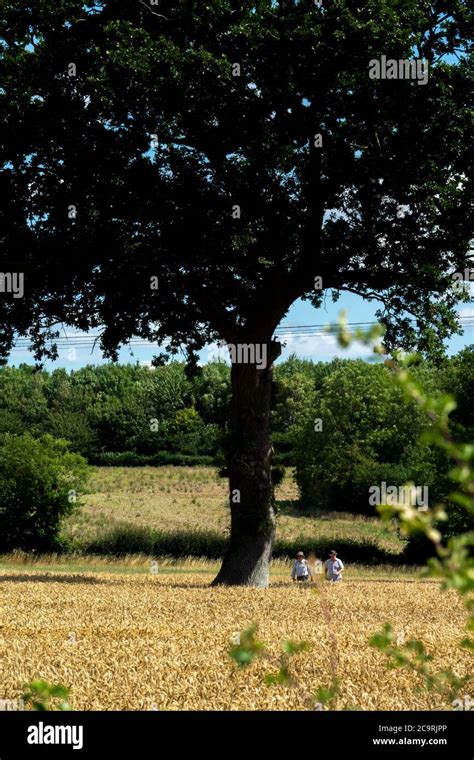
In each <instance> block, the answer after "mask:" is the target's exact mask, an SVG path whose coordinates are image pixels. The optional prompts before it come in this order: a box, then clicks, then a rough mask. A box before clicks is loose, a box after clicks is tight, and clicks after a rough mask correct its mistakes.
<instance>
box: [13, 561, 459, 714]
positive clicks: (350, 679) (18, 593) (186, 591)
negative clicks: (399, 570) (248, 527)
mask: <svg viewBox="0 0 474 760" xmlns="http://www.w3.org/2000/svg"><path fill="white" fill-rule="evenodd" d="M211 578H212V576H211V575H206V574H203V573H200V574H197V573H194V574H193V573H192V570H191V571H190V572H189V573H185V574H181V575H176V574H170V573H169V572H168V574H166V568H163V570H161V569H160V571H159V573H158V574H157V575H153V574H150V575H141V576H117V575H113V574H111V573H105V572H104V573H98V574H81V575H79V574H77V575H74V574H58V573H48V572H46V573H43V574H39V573H34V572H31V571H21V570H20V571H19V570H10V569H7V568H4V569H3V570H2V571H1V572H0V584H1V587H2V596H1V602H0V684H1V686H0V698H1V699H14V698H16V697H19V696H20V694H21V689H22V686H23V684H24V683H26V682H28V681H31V680H32V679H35V678H43V679H45V680H47V681H49V682H51V683H63V684H65V685H67V686H69V687H70V688H71V701H72V705H73V707H74V709H76V710H152V709H158V710H194V709H196V710H210V709H214V710H236V709H247V710H268V709H272V710H297V709H304V707H305V702H304V693H303V690H298V689H297V688H288V687H285V686H266V685H265V684H264V683H263V676H264V674H265V673H267V672H269V670H270V671H271V670H272V666H271V664H269V663H268V662H264V661H258V662H256V663H255V664H254V665H252V666H250V667H249V668H248V669H246V670H237V669H236V667H235V665H234V664H233V662H232V661H231V660H230V658H229V656H228V647H229V642H230V639H231V637H232V636H233V634H235V633H236V632H238V631H241V630H242V629H244V628H245V627H248V626H249V624H251V623H252V622H256V623H258V624H259V631H258V637H259V638H260V639H261V640H263V641H264V642H265V643H266V644H267V645H268V651H269V653H270V654H271V655H272V656H274V657H275V658H276V657H278V655H279V654H280V651H281V642H282V641H283V640H285V639H292V640H296V641H301V640H305V641H307V642H309V643H310V645H311V649H310V651H308V652H303V653H301V654H298V655H296V656H295V657H294V658H293V659H292V670H293V673H294V674H295V676H296V677H297V678H298V680H299V681H300V682H301V683H302V684H303V685H304V688H305V689H306V690H309V691H310V692H314V691H316V689H317V688H318V686H321V685H329V682H330V659H331V646H332V645H331V638H330V635H329V631H328V626H327V623H326V622H325V620H324V618H323V614H322V609H321V601H320V595H319V594H318V593H315V592H314V589H312V588H310V587H304V588H301V587H300V586H295V585H292V584H291V582H290V581H289V580H288V581H287V580H286V579H285V580H276V579H275V580H274V581H273V583H272V585H271V587H270V588H269V589H267V590H255V589H242V588H209V585H208V584H209V581H210V580H211ZM324 598H325V599H326V604H327V605H328V606H329V608H330V611H331V613H330V614H331V629H332V633H333V634H334V636H335V640H336V642H337V654H338V677H339V679H340V681H341V684H342V687H341V692H340V696H339V697H338V701H337V704H336V707H337V708H338V709H342V708H343V707H345V706H346V705H354V706H358V707H360V708H362V709H365V710H371V709H382V710H389V709H395V710H401V709H419V710H423V709H433V708H441V709H443V708H446V709H449V705H447V704H443V702H442V699H441V698H440V697H437V696H434V695H430V694H428V693H427V692H426V691H425V690H421V691H419V692H418V691H417V687H418V686H419V685H420V682H419V678H418V676H416V675H413V674H411V673H408V672H406V671H404V670H387V668H386V666H385V662H386V660H385V658H384V656H383V655H382V654H381V653H380V652H379V651H377V650H374V649H372V648H370V647H369V646H368V643H367V642H368V639H369V637H370V636H371V635H372V634H373V633H374V632H376V631H378V630H380V629H381V628H382V625H383V623H384V622H385V621H387V622H391V623H393V625H394V628H395V631H396V632H397V631H398V632H400V634H401V635H402V636H405V637H406V638H407V639H408V638H421V639H423V640H424V641H425V642H426V644H427V646H428V648H429V650H430V651H431V652H433V653H435V660H434V666H435V667H438V668H444V667H452V668H453V669H454V670H455V671H456V672H457V673H458V674H463V673H465V672H466V671H467V657H468V654H467V653H465V654H464V653H463V652H462V651H461V650H460V649H459V647H458V642H459V640H460V639H461V638H462V635H463V625H464V615H463V608H462V605H461V603H460V602H459V600H458V598H457V597H456V596H455V595H454V594H453V593H448V592H441V591H440V590H439V588H438V585H437V584H436V583H434V582H429V581H428V582H427V581H411V582H406V581H399V580H381V579H368V580H358V579H354V580H350V579H346V580H344V581H343V583H341V584H339V585H337V584H336V585H330V584H325V586H324ZM273 670H274V668H273Z"/></svg>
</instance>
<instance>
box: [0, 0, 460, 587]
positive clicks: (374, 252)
mask: <svg viewBox="0 0 474 760" xmlns="http://www.w3.org/2000/svg"><path fill="white" fill-rule="evenodd" d="M471 20H472V16H471V15H470V12H469V10H468V3H467V2H466V1H465V0H449V1H448V2H445V1H444V0H443V2H427V1H423V0H422V1H421V2H420V1H419V0H406V2H403V3H393V4H392V3H387V2H385V0H368V1H364V2H363V3H362V2H358V1H356V0H334V1H332V2H330V3H328V4H327V7H326V6H324V7H322V8H319V7H318V6H316V5H315V4H314V2H312V0H300V2H297V0H293V1H292V2H287V0H285V1H284V2H275V1H274V0H253V1H250V0H243V2H240V3H239V4H235V3H233V2H231V1H230V0H215V2H212V3H208V4H205V5H203V4H202V3H200V2H195V1H194V0H183V1H182V2H179V3H177V2H176V1H175V0H162V2H161V3H160V6H159V10H154V9H153V8H151V7H150V8H149V7H147V5H146V3H143V2H140V1H139V0H120V2H118V1H117V0H94V2H88V1H86V2H84V0H61V1H59V2H58V1H57V0H40V1H39V2H37V3H34V4H31V5H27V6H26V7H25V5H24V4H23V3H21V4H20V3H19V2H18V1H17V0H10V1H7V2H5V3H4V7H3V16H2V20H1V22H0V38H1V41H2V50H1V53H0V73H1V79H2V90H1V91H0V114H1V117H2V124H3V127H2V133H1V138H0V153H1V161H0V166H1V174H0V190H1V191H2V198H4V199H5V200H4V201H3V206H2V209H1V214H0V242H1V246H2V251H3V254H2V270H3V271H6V272H9V271H13V272H24V273H25V288H26V291H25V295H24V297H23V298H17V299H15V298H13V296H12V295H10V296H9V297H3V296H2V298H1V300H0V324H1V325H2V330H1V344H0V348H1V350H2V352H3V354H4V355H6V354H7V353H8V350H9V348H10V345H11V343H12V340H13V338H14V332H15V330H17V331H18V332H20V334H27V333H29V334H30V335H31V338H32V344H33V347H34V348H35V349H36V352H37V355H38V356H39V355H41V354H43V355H44V351H45V349H47V348H48V345H47V344H48V337H51V333H54V329H55V324H56V323H57V322H65V323H67V324H69V325H74V326H76V327H78V328H80V329H82V330H85V329H90V328H100V329H101V330H102V333H101V336H102V337H101V345H102V348H103V349H104V350H105V351H106V352H107V353H108V355H110V356H111V357H114V356H115V355H116V350H117V346H118V345H119V344H120V343H123V342H126V341H127V339H129V338H130V337H131V336H132V335H140V336H142V337H144V338H148V339H151V340H155V341H156V342H157V343H158V344H160V345H163V344H165V345H166V347H167V349H168V352H169V353H173V352H176V351H178V349H179V347H180V346H182V345H184V346H185V347H186V350H187V352H188V357H189V361H190V364H191V365H192V364H193V363H195V362H196V352H197V351H198V350H199V349H200V348H201V347H203V346H204V345H205V343H206V341H209V340H211V339H215V338H217V337H220V338H222V339H224V340H225V341H226V342H227V343H230V344H234V345H237V344H253V345H260V344H261V345H264V346H265V347H266V349H267V362H266V366H265V367H264V368H262V367H258V366H257V365H256V364H255V363H253V364H251V363H248V364H244V363H234V364H233V366H232V372H231V383H232V402H231V415H230V417H231V419H230V438H229V440H230V445H229V447H228V457H229V462H228V469H229V485H230V493H231V494H233V495H234V496H235V497H237V496H238V500H237V499H236V500H231V514H232V531H231V542H230V549H229V553H228V555H227V556H226V558H225V560H224V563H223V566H222V569H221V571H220V572H219V574H218V576H217V578H216V582H218V583H228V584H253V585H258V586H264V585H266V584H267V583H268V566H269V559H270V556H271V551H272V544H273V538H274V531H275V519H274V512H273V487H272V481H271V475H270V465H271V451H272V447H271V445H270V440H269V415H270V395H271V387H272V372H271V367H272V364H273V362H274V360H275V358H276V357H277V356H278V354H279V353H280V345H279V343H278V341H275V340H274V339H273V334H274V330H275V328H276V327H277V325H278V324H279V322H280V321H281V319H282V317H284V315H285V314H286V312H287V310H288V308H289V307H290V305H291V304H292V303H293V302H294V301H295V299H297V298H298V297H300V296H306V297H308V298H310V299H311V300H312V302H313V303H314V304H315V305H318V304H319V303H320V302H321V297H322V293H323V292H324V291H325V290H328V289H330V290H332V291H333V293H335V294H337V293H338V292H340V291H341V290H350V291H352V292H356V293H359V294H360V295H362V296H364V297H367V298H376V299H378V300H379V301H380V303H381V310H380V313H379V316H380V318H381V319H382V320H383V321H384V322H385V323H386V325H387V328H388V330H387V336H386V340H387V345H388V346H390V345H393V344H394V343H395V342H398V343H401V344H402V345H403V346H405V347H411V346H413V345H415V344H418V348H420V349H421V350H424V351H430V352H436V351H439V350H440V341H441V340H442V339H443V338H444V337H445V336H447V335H448V334H449V333H450V332H451V331H452V330H453V329H455V317H454V314H453V307H454V304H455V302H456V298H457V294H456V293H455V292H453V290H451V289H450V283H451V274H452V273H453V272H459V271H464V269H465V267H466V265H467V261H468V259H467V255H468V254H467V251H468V241H469V236H470V226H469V205H468V204H469V195H470V193H469V190H470V180H469V179H467V178H468V177H470V176H471V177H472V172H470V171H469V169H470V163H469V161H470V159H469V157H468V146H469V143H470V139H469V111H468V107H467V97H468V95H467V92H468V87H467V80H468V77H469V73H470V71H471V68H472V64H471V63H470V62H469V61H468V60H467V59H466V58H464V57H463V53H464V51H466V50H467V47H468V42H467V40H468V38H469V24H470V21H471ZM448 54H451V56H457V57H458V58H459V60H458V61H457V62H456V65H454V64H453V63H452V62H448V61H452V60H453V58H451V59H448V60H447V59H446V55H448ZM381 55H387V56H389V57H392V58H395V59H405V58H411V57H412V56H413V55H417V56H419V57H423V58H425V59H426V60H427V61H428V62H429V65H430V78H429V82H428V83H427V84H426V85H420V84H418V82H416V81H413V80H411V81H410V80H399V81H393V80H373V79H370V78H369V76H368V69H369V62H370V60H371V59H373V58H380V56H381ZM319 135H320V136H321V139H320V138H319V137H315V136H319ZM401 208H402V209H405V210H404V211H402V212H400V209H401ZM154 277H157V278H158V282H159V291H158V292H157V290H156V288H154V287H150V285H151V284H152V283H154V284H155V285H156V280H152V279H151V278H154ZM316 277H318V278H321V280H318V281H317V285H318V286H320V285H321V286H322V289H320V288H319V287H318V288H317V289H316V290H315V289H314V286H315V278H316ZM409 315H411V317H412V318H413V321H411V322H410V321H409V319H408V317H409ZM53 354H54V349H53Z"/></svg>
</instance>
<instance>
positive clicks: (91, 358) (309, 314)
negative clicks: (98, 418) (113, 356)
mask: <svg viewBox="0 0 474 760" xmlns="http://www.w3.org/2000/svg"><path fill="white" fill-rule="evenodd" d="M341 309H345V310H346V312H347V319H348V321H349V322H369V321H375V312H376V310H377V303H376V302H375V301H372V302H371V303H369V302H367V301H364V300H363V299H362V298H360V297H359V296H356V295H354V294H352V293H343V294H341V297H340V299H339V301H337V303H333V302H332V300H331V298H330V296H329V295H328V297H327V299H326V304H325V306H322V307H321V308H319V309H315V308H314V307H313V306H311V304H309V303H308V302H305V301H296V302H295V303H294V304H293V306H292V308H291V309H290V311H289V312H288V314H287V316H286V317H285V319H284V320H283V321H282V326H284V325H325V324H329V323H330V322H335V321H337V317H338V314H339V313H340V311H341ZM459 313H460V314H461V316H464V317H471V318H472V317H474V299H473V300H472V301H471V303H463V304H460V306H459ZM321 332H322V330H321V328H316V329H315V330H314V331H313V334H311V335H309V336H306V337H304V336H295V335H289V336H287V338H286V341H287V345H286V347H285V348H284V350H283V353H282V357H281V358H280V360H279V361H282V360H284V359H285V358H287V357H288V356H289V355H290V354H291V353H295V354H296V355H297V356H299V357H301V358H306V359H312V360H314V361H331V359H333V358H334V357H336V356H345V357H363V358H369V357H372V356H373V354H372V352H371V350H370V349H369V348H367V347H365V346H361V345H359V344H356V343H354V344H353V345H352V346H351V347H350V349H348V350H343V349H341V348H340V347H339V346H338V345H337V342H336V340H335V338H334V337H333V336H332V335H326V334H321ZM314 333H319V334H314ZM64 334H66V335H68V336H71V337H73V336H74V335H75V334H77V333H76V332H75V331H74V330H72V329H71V328H65V331H64ZM471 343H474V319H472V324H470V325H467V326H465V327H464V335H457V336H454V337H453V338H451V340H450V341H449V342H448V343H447V350H448V353H449V354H453V353H457V352H458V351H460V350H461V349H462V348H463V347H464V346H467V345H469V344H471ZM71 345H72V344H71ZM156 353H157V350H156V347H153V346H134V347H133V348H127V347H125V348H123V349H122V350H121V351H120V357H119V361H120V363H121V364H127V363H131V364H135V363H136V362H140V363H149V362H150V361H151V359H152V358H153V356H154V355H155V354H156ZM217 356H220V357H221V358H222V359H226V360H227V359H228V352H227V350H226V349H225V348H219V347H218V346H209V347H207V348H206V349H205V350H204V351H202V352H201V355H200V358H201V361H202V363H204V364H205V363H207V362H208V361H209V360H212V359H213V358H216V357H217ZM104 361H106V360H105V359H104V358H103V356H102V354H101V352H100V350H99V349H98V347H97V346H96V347H95V349H94V350H93V351H92V347H91V346H79V347H76V348H75V350H74V352H72V353H71V351H70V348H67V347H66V348H62V347H61V348H60V349H59V358H58V360H57V361H56V362H46V364H45V367H46V368H47V369H49V370H51V369H55V368H58V367H65V368H66V369H68V370H71V369H79V368H80V367H83V366H85V365H87V364H101V363H103V362H104ZM22 362H26V363H33V358H32V355H31V354H30V353H29V352H28V351H27V350H26V349H23V348H21V349H15V350H14V351H13V352H12V355H11V358H10V362H9V363H10V364H14V365H18V364H20V363H22Z"/></svg>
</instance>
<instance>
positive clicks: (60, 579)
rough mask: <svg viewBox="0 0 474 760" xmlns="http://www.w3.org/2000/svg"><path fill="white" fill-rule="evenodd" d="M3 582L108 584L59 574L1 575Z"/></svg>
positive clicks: (93, 579) (105, 581) (75, 575)
mask: <svg viewBox="0 0 474 760" xmlns="http://www.w3.org/2000/svg"><path fill="white" fill-rule="evenodd" d="M2 582H7V583H90V584H92V585H95V584H99V583H101V584H103V583H108V581H107V580H105V579H104V580H103V579H101V578H93V577H91V576H89V575H77V574H74V575H72V574H71V575H69V574H64V575H60V574H59V573H51V574H50V573H44V574H41V573H29V574H28V575H19V574H15V575H1V574H0V584H1V583H2Z"/></svg>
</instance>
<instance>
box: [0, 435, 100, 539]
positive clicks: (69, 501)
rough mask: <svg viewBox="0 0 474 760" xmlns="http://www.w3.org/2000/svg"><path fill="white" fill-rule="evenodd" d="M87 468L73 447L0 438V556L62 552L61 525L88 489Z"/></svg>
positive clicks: (30, 439) (56, 442)
mask: <svg viewBox="0 0 474 760" xmlns="http://www.w3.org/2000/svg"><path fill="white" fill-rule="evenodd" d="M86 477H87V464H86V461H85V460H84V459H83V458H82V457H81V456H80V454H74V453H72V452H71V451H69V444H68V442H67V441H65V440H63V439H56V438H53V437H52V436H50V435H44V436H42V437H41V438H33V436H31V435H30V434H29V433H25V434H24V435H12V434H10V433H6V434H4V435H2V436H1V438H0V518H1V519H0V522H1V533H0V550H1V551H11V550H12V549H22V550H25V551H29V550H30V551H31V550H35V551H50V550H52V549H56V550H57V549H58V548H60V544H59V539H58V535H59V529H60V525H61V520H62V519H63V518H64V517H66V516H67V515H69V514H70V513H71V512H72V511H73V509H74V506H75V503H76V500H77V498H78V496H79V495H80V493H81V492H82V491H83V489H84V485H85V481H86Z"/></svg>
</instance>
